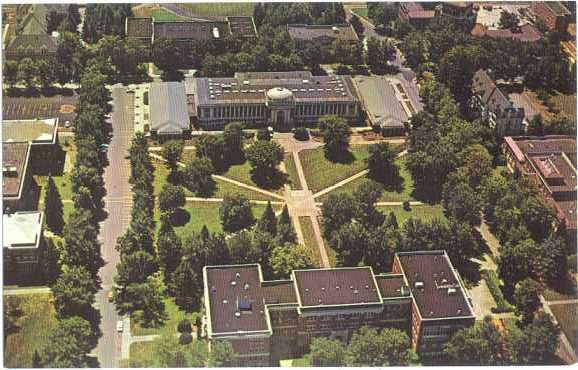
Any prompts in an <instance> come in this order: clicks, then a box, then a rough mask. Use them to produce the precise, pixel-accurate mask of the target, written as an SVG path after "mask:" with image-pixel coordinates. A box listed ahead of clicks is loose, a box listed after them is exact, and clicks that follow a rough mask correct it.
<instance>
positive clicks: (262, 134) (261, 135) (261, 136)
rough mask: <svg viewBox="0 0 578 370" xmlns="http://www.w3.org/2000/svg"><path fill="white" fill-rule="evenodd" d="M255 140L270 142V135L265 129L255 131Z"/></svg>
mask: <svg viewBox="0 0 578 370" xmlns="http://www.w3.org/2000/svg"><path fill="white" fill-rule="evenodd" d="M257 140H267V141H269V140H271V133H270V132H269V130H267V129H266V128H262V129H259V130H258V131H257Z"/></svg>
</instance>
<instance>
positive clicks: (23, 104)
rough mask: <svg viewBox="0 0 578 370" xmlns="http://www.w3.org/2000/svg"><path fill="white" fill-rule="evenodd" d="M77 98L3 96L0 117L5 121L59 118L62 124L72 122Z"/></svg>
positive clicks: (74, 96) (61, 96) (62, 96)
mask: <svg viewBox="0 0 578 370" xmlns="http://www.w3.org/2000/svg"><path fill="white" fill-rule="evenodd" d="M76 104H77V96H76V95H71V96H64V95H55V96H51V97H43V96H40V97H11V96H4V99H3V104H2V117H3V119H5V120H14V119H35V118H38V119H43V118H54V117H57V118H59V120H60V122H61V127H63V126H64V122H66V121H70V122H74V119H75V118H76Z"/></svg>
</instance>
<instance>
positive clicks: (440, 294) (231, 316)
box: [203, 251, 475, 366]
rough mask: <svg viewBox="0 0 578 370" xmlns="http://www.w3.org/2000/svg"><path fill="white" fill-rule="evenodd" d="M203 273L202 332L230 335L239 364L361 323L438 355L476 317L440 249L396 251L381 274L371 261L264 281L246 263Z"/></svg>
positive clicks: (345, 334)
mask: <svg viewBox="0 0 578 370" xmlns="http://www.w3.org/2000/svg"><path fill="white" fill-rule="evenodd" d="M203 278H204V295H205V297H204V302H205V312H206V316H205V318H204V320H203V321H204V324H203V331H204V334H205V335H206V336H207V337H208V339H209V340H210V341H215V340H227V341H230V342H231V344H232V346H233V349H234V351H235V353H236V360H237V362H238V364H243V365H244V366H270V365H274V364H276V363H277V362H278V361H279V360H281V359H286V358H294V357H297V356H302V355H303V354H305V353H306V352H307V351H308V349H309V345H310V343H311V340H312V339H313V338H315V337H323V336H330V337H334V338H339V339H341V340H343V341H348V340H349V339H350V338H351V335H352V334H353V333H354V332H355V331H357V330H358V329H359V328H360V327H362V326H369V327H374V328H386V327H387V328H398V329H401V330H403V331H405V332H406V333H408V335H409V336H410V338H411V344H412V347H413V349H415V350H416V351H418V352H419V353H420V354H421V355H422V356H430V357H431V356H437V355H439V354H441V348H442V347H441V346H442V345H443V343H445V341H447V340H448V338H449V337H450V336H451V335H452V334H453V333H454V332H455V331H457V330H459V329H461V328H463V327H466V326H469V325H472V324H473V323H474V320H475V316H474V313H473V309H472V306H471V304H470V301H469V298H468V297H467V295H466V293H465V292H466V291H465V289H464V287H463V285H462V283H461V280H460V278H459V276H458V274H457V272H456V271H455V270H454V268H453V266H452V264H451V262H450V260H449V258H448V256H447V253H446V252H445V251H428V252H407V253H398V254H397V255H396V256H395V261H394V264H393V271H392V272H391V273H387V274H380V275H376V274H374V273H373V270H372V268H371V267H343V268H329V269H312V270H295V271H293V272H292V274H291V278H290V279H289V280H276V281H266V280H264V279H263V274H262V271H261V267H260V266H259V265H257V264H252V265H231V266H206V267H205V268H204V271H203Z"/></svg>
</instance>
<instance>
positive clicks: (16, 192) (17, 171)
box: [2, 143, 30, 199]
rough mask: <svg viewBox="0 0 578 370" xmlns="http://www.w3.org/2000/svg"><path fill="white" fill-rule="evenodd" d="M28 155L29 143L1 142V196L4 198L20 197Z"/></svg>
mask: <svg viewBox="0 0 578 370" xmlns="http://www.w3.org/2000/svg"><path fill="white" fill-rule="evenodd" d="M29 156H30V144H29V143H3V145H2V197H3V198H4V199H7V198H15V199H18V198H20V197H21V195H22V188H23V186H24V179H25V177H26V170H27V167H28V159H29Z"/></svg>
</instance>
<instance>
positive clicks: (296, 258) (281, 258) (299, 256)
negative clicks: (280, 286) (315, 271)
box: [269, 244, 313, 279]
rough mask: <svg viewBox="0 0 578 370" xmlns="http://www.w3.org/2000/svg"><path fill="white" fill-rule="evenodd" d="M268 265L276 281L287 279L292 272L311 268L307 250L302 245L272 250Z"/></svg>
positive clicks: (283, 246)
mask: <svg viewBox="0 0 578 370" xmlns="http://www.w3.org/2000/svg"><path fill="white" fill-rule="evenodd" d="M269 264H270V265H271V269H272V271H273V276H274V277H275V278H276V279H287V278H289V275H290V274H291V271H293V270H298V269H308V268H312V267H313V262H312V260H311V252H310V251H309V249H307V247H305V246H303V245H291V244H285V245H281V246H278V247H275V248H273V253H271V257H270V259H269Z"/></svg>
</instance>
